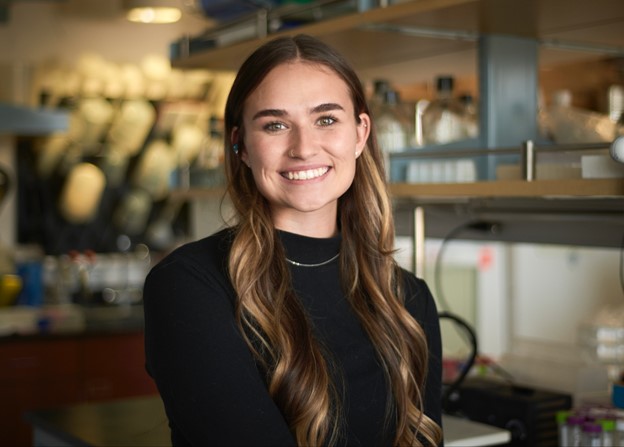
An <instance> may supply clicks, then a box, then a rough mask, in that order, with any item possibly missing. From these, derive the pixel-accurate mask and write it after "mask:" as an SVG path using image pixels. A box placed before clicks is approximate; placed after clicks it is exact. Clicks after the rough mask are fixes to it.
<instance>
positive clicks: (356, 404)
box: [144, 230, 441, 446]
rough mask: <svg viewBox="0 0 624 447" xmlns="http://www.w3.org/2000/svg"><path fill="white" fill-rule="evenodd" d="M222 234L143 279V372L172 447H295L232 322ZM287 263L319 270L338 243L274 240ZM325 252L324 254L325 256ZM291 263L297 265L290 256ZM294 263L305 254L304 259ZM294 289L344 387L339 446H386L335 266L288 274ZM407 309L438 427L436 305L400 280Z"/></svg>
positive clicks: (371, 369)
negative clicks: (418, 336)
mask: <svg viewBox="0 0 624 447" xmlns="http://www.w3.org/2000/svg"><path fill="white" fill-rule="evenodd" d="M229 234H230V233H229V232H228V231H227V230H225V231H222V232H220V233H217V234H215V235H213V236H210V237H208V238H205V239H202V240H200V241H197V242H193V243H189V244H187V245H185V246H183V247H181V248H179V249H177V250H176V251H174V252H173V253H171V254H170V255H169V256H167V257H166V258H165V259H164V260H163V261H161V262H160V263H159V264H158V265H157V266H156V267H154V268H153V269H152V271H151V272H150V274H149V275H148V277H147V279H146V282H145V288H144V307H145V347H146V358H147V365H146V366H147V370H148V372H149V373H150V375H151V376H152V377H153V378H154V380H155V382H156V384H157V386H158V389H159V392H160V394H161V397H162V399H163V402H164V404H165V409H166V412H167V416H168V418H169V424H170V426H171V431H172V442H173V443H174V445H201V446H204V445H218V446H226V445H240V446H258V445H266V446H280V445H295V444H296V443H295V439H294V437H293V435H292V434H291V432H290V430H289V428H288V425H287V424H286V422H285V420H284V418H283V416H282V414H281V413H280V411H279V409H278V408H277V406H276V405H275V404H274V403H273V401H272V399H271V397H270V396H269V393H268V391H267V388H266V384H265V382H264V379H263V377H262V374H261V373H260V372H259V371H258V369H257V366H256V363H255V361H254V359H253V356H252V355H251V353H250V351H249V349H248V348H247V345H246V343H245V342H244V340H243V338H242V336H241V334H240V332H239V329H238V327H237V325H236V322H235V320H234V297H235V295H234V291H233V289H232V286H231V284H230V282H229V279H228V275H227V270H226V261H227V254H228V251H229V246H230V242H229ZM282 241H283V242H284V246H285V248H286V251H287V255H288V256H289V257H291V258H295V259H298V260H300V261H302V262H311V263H314V262H319V260H323V259H328V258H329V257H331V254H334V253H336V252H337V250H338V248H339V244H340V240H339V238H332V239H319V240H317V239H312V238H305V237H302V236H297V235H291V234H282ZM328 254H329V255H330V256H328ZM297 256H298V257H297ZM301 256H305V257H304V258H303V259H302V258H301ZM291 273H292V278H293V287H294V288H295V290H296V291H297V296H298V297H300V299H301V300H302V303H303V305H304V308H305V309H306V312H307V313H308V315H309V317H310V321H311V322H312V324H313V326H314V330H315V334H316V336H317V337H318V338H319V339H320V340H321V341H322V343H323V344H324V345H325V346H326V348H327V349H328V351H329V352H330V355H331V356H332V360H333V361H334V362H335V363H336V367H337V369H338V370H339V371H340V372H341V373H342V377H343V383H344V402H343V405H344V414H345V418H346V427H345V434H344V436H343V440H342V441H343V442H341V444H343V445H362V446H364V445H375V446H378V445H389V443H390V442H391V438H392V436H393V433H392V430H391V429H390V430H387V429H386V427H385V425H384V417H385V410H386V408H385V404H386V400H387V397H388V394H387V393H388V391H387V389H386V384H385V380H384V378H383V372H382V370H381V368H380V366H379V364H378V362H377V360H376V357H375V354H374V350H373V347H372V345H371V343H370V341H369V340H368V337H366V335H365V333H364V331H363V329H362V328H361V326H360V324H359V322H358V321H357V319H356V318H355V316H354V315H353V313H352V312H351V311H350V308H349V306H348V304H347V302H346V299H345V298H344V297H343V296H342V294H341V293H340V285H339V277H338V267H337V263H336V262H334V263H331V264H328V265H325V266H322V267H318V268H299V267H293V268H292V271H291ZM406 278H407V280H406V282H407V284H406V286H407V287H406V288H407V290H408V300H407V307H408V310H409V311H410V312H411V313H412V315H414V317H415V318H416V319H417V320H418V321H419V322H420V323H421V324H422V325H423V327H424V328H425V331H426V332H427V337H428V340H429V348H430V351H431V355H430V366H429V375H428V377H429V378H428V384H427V391H426V396H425V410H426V412H427V414H428V415H429V416H430V417H432V418H433V419H434V420H436V421H438V422H439V421H440V419H441V413H440V394H441V392H440V391H441V390H440V386H441V382H440V381H441V352H440V351H441V347H440V333H439V324H438V320H437V313H436V311H435V303H434V302H433V299H432V297H431V294H430V293H429V290H428V288H427V287H426V285H425V284H424V283H423V282H422V281H420V280H418V279H416V278H415V277H414V276H413V275H411V274H406Z"/></svg>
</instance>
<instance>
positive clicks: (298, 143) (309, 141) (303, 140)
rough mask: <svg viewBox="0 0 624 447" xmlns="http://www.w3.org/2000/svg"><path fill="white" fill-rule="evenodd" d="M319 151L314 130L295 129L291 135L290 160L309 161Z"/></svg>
mask: <svg viewBox="0 0 624 447" xmlns="http://www.w3.org/2000/svg"><path fill="white" fill-rule="evenodd" d="M317 151H318V144H317V142H316V141H315V138H314V135H313V132H312V130H310V129H306V128H297V129H294V130H293V132H292V133H291V139H290V146H289V149H288V156H289V157H290V158H299V159H302V160H305V159H308V158H310V157H311V156H313V155H314V154H316V153H317Z"/></svg>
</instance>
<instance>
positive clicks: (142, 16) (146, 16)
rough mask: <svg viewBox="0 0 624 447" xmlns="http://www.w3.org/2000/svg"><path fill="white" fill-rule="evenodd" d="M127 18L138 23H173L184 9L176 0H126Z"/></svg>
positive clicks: (178, 18)
mask: <svg viewBox="0 0 624 447" xmlns="http://www.w3.org/2000/svg"><path fill="white" fill-rule="evenodd" d="M124 8H125V10H126V18H127V19H128V20H130V21H131V22H137V23H173V22H177V21H178V20H180V18H181V17H182V10H181V9H180V6H179V2H178V1H176V0H125V1H124Z"/></svg>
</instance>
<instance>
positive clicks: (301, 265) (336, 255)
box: [285, 252, 340, 267]
mask: <svg viewBox="0 0 624 447" xmlns="http://www.w3.org/2000/svg"><path fill="white" fill-rule="evenodd" d="M338 256H340V252H338V253H336V254H335V255H334V256H332V257H331V258H330V259H328V260H327V261H323V262H319V263H318V264H304V263H302V262H297V261H293V260H292V259H288V258H285V259H286V262H288V263H289V264H292V265H296V266H297V267H320V266H322V265H326V264H329V263H330V262H332V261H335V260H336V259H338Z"/></svg>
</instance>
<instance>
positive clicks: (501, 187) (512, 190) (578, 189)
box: [390, 178, 624, 199]
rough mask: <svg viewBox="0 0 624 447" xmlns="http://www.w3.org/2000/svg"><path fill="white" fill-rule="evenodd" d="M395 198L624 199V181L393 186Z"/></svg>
mask: <svg viewBox="0 0 624 447" xmlns="http://www.w3.org/2000/svg"><path fill="white" fill-rule="evenodd" d="M390 192H391V195H392V196H393V197H394V198H428V199H429V198H447V199H450V198H470V197H492V198H496V197H507V198H511V197H518V198H520V197H532V198H593V197H614V198H622V197H624V178H609V179H562V180H535V181H532V182H528V181H525V180H496V181H484V182H475V183H421V184H413V183H393V184H391V185H390Z"/></svg>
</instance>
